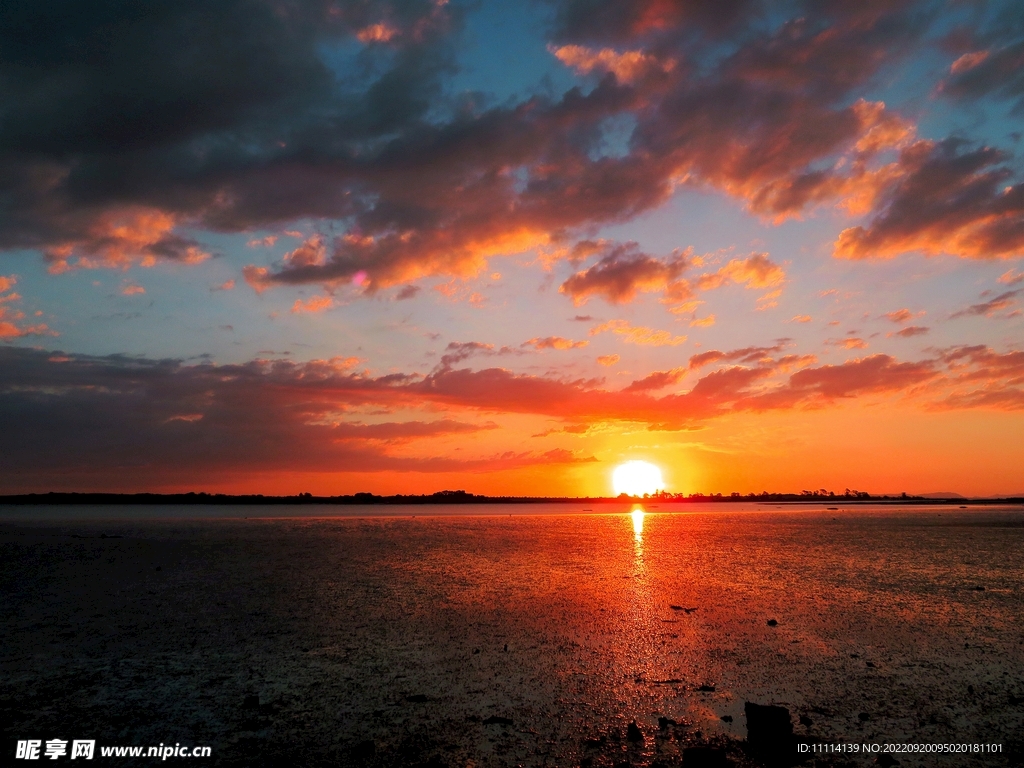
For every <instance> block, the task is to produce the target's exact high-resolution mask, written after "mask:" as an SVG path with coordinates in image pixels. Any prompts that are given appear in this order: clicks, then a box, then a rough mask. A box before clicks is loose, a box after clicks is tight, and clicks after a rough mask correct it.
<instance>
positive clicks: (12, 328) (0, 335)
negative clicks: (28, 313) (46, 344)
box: [0, 294, 58, 339]
mask: <svg viewBox="0 0 1024 768" xmlns="http://www.w3.org/2000/svg"><path fill="white" fill-rule="evenodd" d="M15 296H17V294H15ZM18 298H20V297H18ZM12 299H13V300H15V301H16V300H17V299H16V298H14V297H12ZM24 319H25V313H24V312H20V311H17V310H13V309H10V308H9V307H0V339H18V338H21V337H22V336H57V335H58V333H57V332H56V331H53V330H50V328H49V327H48V326H47V325H46V323H36V324H34V325H23V324H19V323H20V321H21V320H24Z"/></svg>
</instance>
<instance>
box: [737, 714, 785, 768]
mask: <svg viewBox="0 0 1024 768" xmlns="http://www.w3.org/2000/svg"><path fill="white" fill-rule="evenodd" d="M743 711H744V713H745V714H746V716H747V747H748V748H749V750H750V752H751V753H752V754H753V755H754V756H755V757H756V758H758V759H759V760H761V762H763V763H765V764H766V765H770V766H784V765H791V764H793V762H794V761H795V758H796V738H795V737H794V735H793V723H792V721H791V720H790V719H789V710H788V709H786V708H785V707H775V706H766V705H762V704H754V703H752V702H749V701H748V702H746V703H744V705H743Z"/></svg>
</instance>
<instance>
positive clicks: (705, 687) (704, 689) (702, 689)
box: [697, 685, 715, 693]
mask: <svg viewBox="0 0 1024 768" xmlns="http://www.w3.org/2000/svg"><path fill="white" fill-rule="evenodd" d="M697 690H698V691H700V692H701V693H714V692H715V686H713V685H702V686H700V687H699V688H697Z"/></svg>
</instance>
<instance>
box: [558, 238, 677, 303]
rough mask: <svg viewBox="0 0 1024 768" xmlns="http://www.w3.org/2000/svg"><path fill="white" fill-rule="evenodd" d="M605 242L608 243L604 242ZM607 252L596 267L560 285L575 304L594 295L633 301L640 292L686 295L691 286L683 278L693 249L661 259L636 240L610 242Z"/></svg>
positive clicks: (621, 301) (575, 275)
mask: <svg viewBox="0 0 1024 768" xmlns="http://www.w3.org/2000/svg"><path fill="white" fill-rule="evenodd" d="M602 245H604V244H602ZM603 250H605V255H604V256H603V257H602V258H601V259H600V260H599V261H598V262H597V263H596V264H595V265H594V266H592V267H590V268H589V269H586V270H583V271H582V272H577V273H576V274H574V275H573V276H572V277H570V278H569V279H568V280H566V281H565V282H564V283H562V285H561V287H560V288H559V289H558V290H559V292H560V293H564V294H566V295H567V296H569V297H571V298H572V300H573V304H575V305H576V306H579V305H580V304H585V303H586V301H587V299H588V298H590V297H591V296H595V295H597V296H601V297H603V298H604V299H605V300H606V301H608V302H610V303H612V304H625V303H627V302H630V301H632V300H633V299H634V298H635V297H636V294H637V293H638V292H641V291H642V292H651V291H666V290H670V289H671V290H672V293H673V296H674V297H678V298H680V299H681V298H685V297H686V296H688V294H689V289H688V288H686V287H685V284H683V283H680V282H679V276H680V275H681V274H682V273H683V271H684V270H685V269H686V267H687V257H688V256H689V255H690V254H691V252H692V250H687V251H685V252H677V253H675V254H673V255H672V256H671V257H670V258H668V259H664V260H663V259H658V258H655V257H653V256H650V255H648V254H646V253H642V252H640V251H639V249H638V246H637V244H636V243H633V242H630V243H623V244H617V243H616V244H609V245H607V246H606V247H604V249H603Z"/></svg>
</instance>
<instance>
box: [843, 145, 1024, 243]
mask: <svg viewBox="0 0 1024 768" xmlns="http://www.w3.org/2000/svg"><path fill="white" fill-rule="evenodd" d="M1005 159H1006V158H1005V156H1004V155H1003V153H1001V152H999V151H998V150H996V149H993V148H991V147H981V148H978V149H969V150H964V149H963V142H961V141H959V140H955V139H947V140H946V141H942V142H938V143H936V142H931V141H924V140H922V141H918V142H916V143H914V144H913V145H912V146H910V147H908V148H907V149H905V150H903V152H902V153H901V155H900V160H899V167H900V173H899V174H898V176H897V180H896V181H895V183H893V184H892V185H890V187H889V188H888V189H887V191H886V192H885V193H884V194H883V195H882V201H881V206H880V209H879V212H878V213H877V215H876V216H875V217H874V218H873V220H872V221H871V222H869V224H868V225H867V226H866V227H864V226H856V227H850V228H848V229H845V230H843V231H842V233H841V234H840V235H839V238H838V240H836V243H835V246H834V254H835V255H836V256H837V257H839V258H846V259H867V258H892V257H894V256H898V255H900V254H903V253H908V252H912V251H920V252H922V253H924V254H926V255H936V254H940V253H948V254H951V255H954V256H961V257H964V258H972V259H998V258H1004V259H1005V258H1016V257H1020V256H1024V184H1017V185H1007V183H1006V182H1007V181H1008V180H1009V179H1010V177H1011V171H1010V169H1009V168H1007V167H1006V165H1005V164H1003V163H1004V160H1005Z"/></svg>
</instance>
